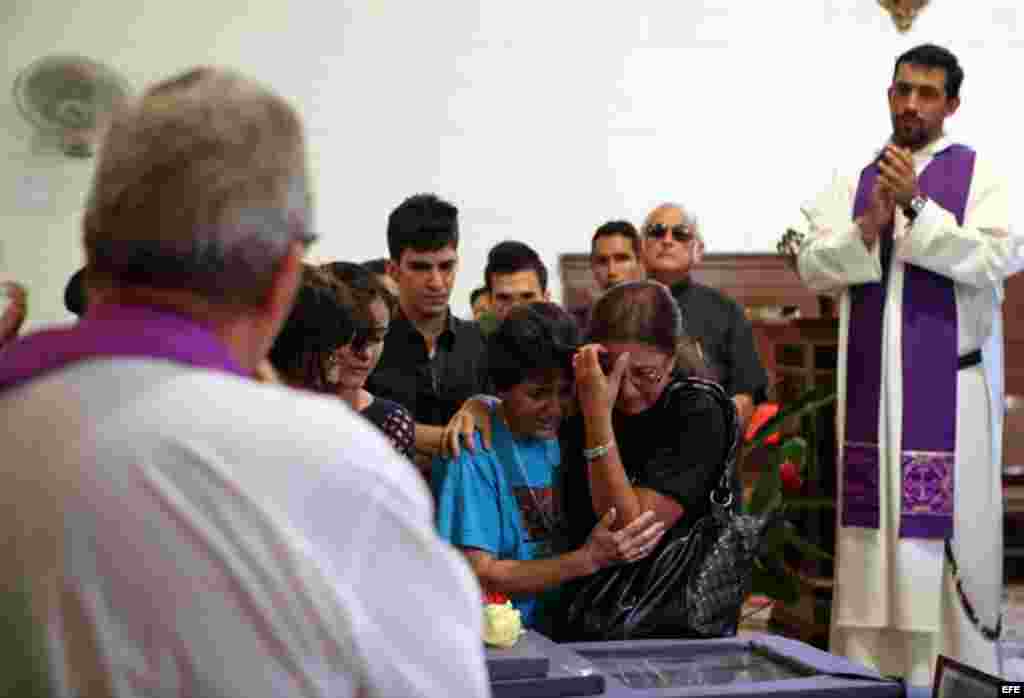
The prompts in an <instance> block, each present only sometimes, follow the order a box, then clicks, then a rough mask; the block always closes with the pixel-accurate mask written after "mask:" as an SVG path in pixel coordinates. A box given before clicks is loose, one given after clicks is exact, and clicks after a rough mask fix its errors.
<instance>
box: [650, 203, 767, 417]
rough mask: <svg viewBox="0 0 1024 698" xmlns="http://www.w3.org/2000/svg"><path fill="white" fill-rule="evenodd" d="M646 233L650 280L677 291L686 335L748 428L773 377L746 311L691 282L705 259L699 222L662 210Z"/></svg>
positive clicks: (676, 208) (669, 206)
mask: <svg viewBox="0 0 1024 698" xmlns="http://www.w3.org/2000/svg"><path fill="white" fill-rule="evenodd" d="M642 233H643V237H644V266H645V267H646V268H647V275H648V276H649V277H651V278H654V279H655V280H657V281H660V282H661V283H663V284H665V285H666V286H668V287H669V288H670V289H671V290H672V295H673V296H674V297H675V299H676V302H677V303H678V304H679V309H680V310H681V311H682V313H683V323H684V325H685V329H686V333H687V334H688V335H689V336H690V338H691V339H693V340H694V341H696V342H697V346H698V347H699V349H700V352H701V355H702V356H703V357H704V361H705V362H706V363H707V365H708V368H709V369H710V370H711V372H712V374H713V375H714V377H715V379H716V380H718V382H719V383H721V384H722V387H723V388H724V389H725V391H726V392H727V393H728V394H729V395H731V396H732V399H733V402H734V403H735V404H736V410H737V412H739V416H740V420H741V421H742V422H744V423H746V421H747V420H749V419H750V415H751V414H753V412H754V403H755V401H756V400H760V399H763V396H764V392H765V390H766V388H767V386H768V374H767V373H766V372H765V370H764V366H763V365H762V364H761V359H760V357H759V356H758V355H757V347H756V345H755V343H754V333H753V331H752V330H751V327H750V321H748V320H747V317H746V315H745V314H744V312H743V308H741V307H740V305H739V304H738V303H737V302H736V301H735V300H733V299H732V298H730V297H729V296H727V295H725V294H724V293H722V292H721V291H719V290H718V289H714V288H711V287H709V286H704V285H703V284H698V283H696V282H694V281H692V280H691V279H690V272H691V271H692V270H693V268H694V267H696V266H697V265H699V264H700V262H701V259H702V258H703V256H704V237H703V236H702V235H701V232H700V227H699V225H698V223H697V217H696V216H695V215H694V214H693V212H692V211H688V210H687V209H685V208H683V207H682V206H680V205H679V204H673V203H666V204H661V205H660V206H657V207H656V208H655V209H654V210H653V211H651V212H650V213H649V214H648V215H647V219H646V220H645V221H644V226H643V230H642Z"/></svg>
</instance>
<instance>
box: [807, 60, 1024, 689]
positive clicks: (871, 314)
mask: <svg viewBox="0 0 1024 698" xmlns="http://www.w3.org/2000/svg"><path fill="white" fill-rule="evenodd" d="M962 80H963V71H962V70H961V69H960V67H959V64H958V62H957V59H956V57H955V56H953V55H952V54H951V53H949V52H948V51H947V50H945V49H943V48H940V47H937V46H930V45H925V46H919V47H917V48H915V49H912V50H911V51H909V52H907V53H906V54H903V55H902V56H900V57H899V58H898V59H897V61H896V69H895V71H894V76H893V82H892V85H891V86H890V87H889V91H888V95H889V107H890V113H891V117H892V123H893V133H892V136H891V138H890V140H889V142H888V143H887V144H886V146H885V147H884V148H883V149H882V150H881V151H880V152H878V153H875V154H874V157H873V159H872V160H871V162H870V164H868V165H867V166H866V167H865V168H864V169H863V170H862V171H861V172H859V173H857V172H854V173H849V174H847V175H840V176H837V177H836V178H835V180H834V181H833V182H832V184H831V186H830V187H829V188H828V189H827V190H826V191H825V192H823V193H822V194H820V195H819V196H818V197H816V198H815V199H814V200H812V201H810V202H808V203H806V204H805V205H804V206H803V207H802V213H803V220H802V221H801V223H800V225H799V226H798V230H799V232H801V233H803V235H804V238H803V241H802V244H801V245H800V249H799V255H798V269H799V273H800V276H801V277H802V278H803V280H804V281H805V283H806V284H807V285H808V286H809V287H810V288H811V289H813V290H815V291H817V292H819V293H828V294H837V295H839V296H840V299H841V303H840V330H839V344H840V354H839V366H838V376H837V382H838V391H839V400H838V410H837V422H838V424H837V433H838V440H839V449H838V451H839V467H840V470H839V477H838V478H837V482H838V489H839V509H838V512H837V513H838V516H837V536H836V567H835V592H834V599H833V608H832V628H831V631H832V632H831V650H832V651H833V652H835V653H837V654H843V655H846V656H848V657H851V658H853V659H855V660H857V661H860V662H862V663H864V664H867V665H869V666H873V667H875V668H877V669H878V670H879V671H881V672H882V673H885V674H891V675H900V676H904V677H906V679H907V680H908V681H909V682H910V683H911V684H915V685H928V684H930V683H931V677H932V672H933V669H934V665H935V660H936V656H937V655H938V654H940V653H941V654H945V655H948V656H951V657H953V658H956V659H959V660H960V661H963V662H965V663H967V664H970V665H972V666H975V667H977V668H980V669H982V670H984V671H988V672H992V673H996V672H998V653H997V647H996V644H995V641H994V640H995V637H996V636H997V635H998V632H999V627H1000V617H999V612H1000V599H1001V589H1002V557H1003V544H1002V515H1003V504H1002V491H1001V460H1002V458H1001V453H1000V444H1001V439H1002V415H1003V388H1002V373H1003V365H1002V343H1003V337H1002V327H1001V316H1000V304H1001V302H1002V294H1003V282H1004V279H1005V278H1006V276H1008V275H1009V274H1010V273H1011V272H1012V271H1014V270H1015V269H1016V268H1017V264H1018V262H1017V255H1018V249H1019V247H1020V244H1021V242H1020V240H1019V239H1015V238H1014V237H1013V236H1011V235H1010V234H1009V221H1008V218H1009V213H1008V208H1009V203H1008V193H1007V189H1006V187H1005V185H1004V182H1003V181H1001V180H1000V179H999V178H997V177H996V175H994V174H993V172H992V169H991V167H990V163H989V162H988V161H987V160H985V158H984V157H983V156H980V155H977V154H976V153H975V152H974V151H973V150H972V149H970V148H968V147H966V146H964V145H962V144H959V143H956V142H955V141H954V140H952V139H950V138H949V137H947V136H946V135H945V132H944V128H943V124H944V121H945V119H946V118H947V117H949V116H951V115H952V114H953V113H954V112H955V111H956V110H957V108H958V107H959V104H960V100H959V88H960V83H961V82H962ZM865 159H866V160H867V158H865ZM958 584H959V589H958Z"/></svg>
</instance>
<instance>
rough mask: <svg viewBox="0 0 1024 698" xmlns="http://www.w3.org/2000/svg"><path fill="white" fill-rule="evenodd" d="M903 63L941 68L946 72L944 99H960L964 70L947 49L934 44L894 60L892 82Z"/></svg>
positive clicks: (916, 48) (922, 46)
mask: <svg viewBox="0 0 1024 698" xmlns="http://www.w3.org/2000/svg"><path fill="white" fill-rule="evenodd" d="M904 63H909V64H911V65H921V66H925V67H926V68H942V69H943V70H945V71H946V97H948V98H950V99H959V98H960V85H962V84H963V82H964V69H963V68H961V67H960V61H958V60H957V58H956V56H954V55H953V52H952V51H950V50H949V49H947V48H943V47H942V46H936V45H935V44H921V45H920V46H915V47H914V48H912V49H910V50H909V51H907V52H906V53H904V54H902V55H900V57H899V58H897V59H896V67H895V68H893V71H892V77H893V79H894V80H895V79H896V73H898V72H899V69H900V66H901V65H903V64H904Z"/></svg>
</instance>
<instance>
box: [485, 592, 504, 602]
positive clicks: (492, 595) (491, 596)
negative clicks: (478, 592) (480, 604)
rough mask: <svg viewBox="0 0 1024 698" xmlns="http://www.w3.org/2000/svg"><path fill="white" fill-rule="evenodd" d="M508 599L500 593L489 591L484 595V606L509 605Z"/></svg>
mask: <svg viewBox="0 0 1024 698" xmlns="http://www.w3.org/2000/svg"><path fill="white" fill-rule="evenodd" d="M508 600H509V599H508V597H507V596H505V595H504V594H502V593H501V592H500V591H488V592H485V593H484V604H485V605H486V604H490V603H496V604H504V603H508Z"/></svg>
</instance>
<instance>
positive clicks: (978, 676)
mask: <svg viewBox="0 0 1024 698" xmlns="http://www.w3.org/2000/svg"><path fill="white" fill-rule="evenodd" d="M1001 684H1002V679H1000V678H999V677H998V676H992V675H991V674H986V673H985V672H984V671H979V670H978V669H975V668H974V667H969V666H967V665H966V664H961V663H960V662H958V661H956V660H954V659H950V658H949V657H946V656H943V655H941V654H940V655H939V659H938V661H937V662H936V663H935V685H934V686H933V688H932V698H962V697H964V696H971V698H996V697H997V696H999V695H1000V692H999V687H1000V685H1001Z"/></svg>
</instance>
